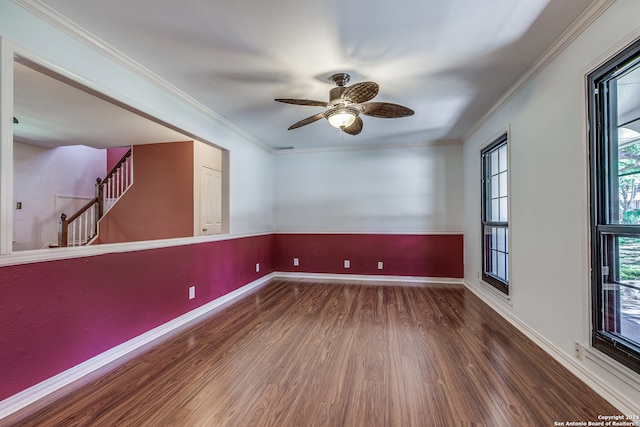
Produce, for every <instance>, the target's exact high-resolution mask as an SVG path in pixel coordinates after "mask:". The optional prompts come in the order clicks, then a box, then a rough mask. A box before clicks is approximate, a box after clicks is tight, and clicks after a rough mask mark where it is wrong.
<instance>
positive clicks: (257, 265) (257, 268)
mask: <svg viewBox="0 0 640 427" xmlns="http://www.w3.org/2000/svg"><path fill="white" fill-rule="evenodd" d="M258 271H260V263H259V262H256V273H257V272H258Z"/></svg>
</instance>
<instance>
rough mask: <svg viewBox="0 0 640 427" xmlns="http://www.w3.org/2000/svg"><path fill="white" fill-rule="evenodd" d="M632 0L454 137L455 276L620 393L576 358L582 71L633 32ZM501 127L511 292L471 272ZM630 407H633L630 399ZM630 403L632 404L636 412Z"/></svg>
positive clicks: (583, 247) (582, 245) (477, 261)
mask: <svg viewBox="0 0 640 427" xmlns="http://www.w3.org/2000/svg"><path fill="white" fill-rule="evenodd" d="M638 16H640V2H638V1H636V0H618V1H617V2H615V3H614V4H613V5H612V6H611V7H610V8H609V9H608V10H606V12H605V13H604V14H603V15H602V16H600V17H599V18H598V19H597V20H596V21H595V22H594V23H593V24H591V25H590V27H589V28H587V29H586V31H584V32H583V33H582V34H581V35H580V36H579V37H578V38H577V39H576V40H575V41H573V42H572V43H571V44H570V45H569V46H568V47H567V48H566V49H565V50H564V51H563V52H562V53H561V54H560V55H559V56H558V57H557V58H555V59H554V60H553V61H552V62H551V63H550V64H549V65H548V66H547V67H546V68H545V69H544V70H543V71H542V72H540V73H539V74H538V75H537V76H536V77H535V78H534V79H533V80H532V81H530V82H529V83H528V84H527V85H526V86H525V87H524V88H523V89H522V90H520V91H519V92H518V93H516V94H515V96H513V97H512V98H511V99H510V100H509V101H508V102H507V103H506V105H504V106H502V107H501V108H500V109H499V110H498V111H497V112H496V113H495V114H493V115H492V116H491V117H490V118H489V119H488V120H487V121H486V122H485V123H483V124H482V126H480V127H479V128H478V129H477V131H476V132H475V133H473V134H472V135H471V136H470V137H469V138H468V139H467V140H466V141H465V143H464V165H463V166H464V189H465V190H464V203H465V206H464V208H465V209H464V212H465V214H464V230H465V241H464V245H465V280H466V281H467V283H468V284H469V286H471V287H473V288H474V289H476V290H477V291H478V292H480V293H481V294H482V295H484V296H485V297H486V298H487V299H489V300H491V301H493V304H495V305H496V306H497V307H499V308H500V309H502V310H505V311H506V312H508V313H510V314H511V315H513V316H514V318H515V319H517V321H519V322H521V323H523V324H524V325H526V327H528V328H529V329H530V330H532V331H534V332H535V333H536V334H538V335H539V336H541V337H542V338H543V339H544V340H545V341H546V342H547V343H548V344H550V346H552V347H553V348H555V349H557V350H558V352H559V354H563V357H566V359H567V360H568V361H570V363H580V364H581V368H585V369H587V370H588V372H590V373H591V374H592V375H594V376H596V377H599V378H601V379H602V381H604V383H603V384H605V386H606V387H611V389H612V390H614V392H616V393H620V395H621V396H624V398H626V399H628V400H627V401H628V402H635V403H636V404H637V402H640V390H639V389H638V388H637V387H638V386H637V385H638V384H640V378H638V375H637V374H629V378H632V380H630V381H631V383H632V384H636V385H635V388H634V386H632V385H630V384H629V383H627V382H624V381H620V380H619V378H618V377H616V376H615V375H612V374H611V373H610V372H609V371H607V370H605V369H603V368H602V367H601V366H600V365H597V364H595V363H593V362H592V361H590V359H589V358H585V360H584V361H582V362H580V361H578V360H577V359H575V357H574V356H573V353H574V342H575V341H578V342H580V343H583V344H585V345H587V346H588V345H589V341H590V336H589V334H590V326H589V325H590V311H589V292H590V287H589V268H590V267H589V251H590V247H589V231H588V230H589V204H588V188H589V184H588V168H587V144H588V141H587V124H586V123H587V120H586V118H587V104H586V84H585V82H586V77H585V76H586V75H587V74H588V73H589V71H590V70H592V69H593V68H595V67H596V66H597V65H598V64H600V63H601V62H603V61H604V60H605V59H606V58H608V57H610V56H612V55H613V54H615V53H616V52H617V51H619V50H620V49H622V48H623V47H625V45H626V44H628V43H629V42H630V41H631V40H632V38H633V37H634V36H640V25H639V23H638V22H639V21H638ZM509 126H510V129H511V139H510V144H511V146H510V156H511V157H510V160H511V163H510V171H511V176H510V217H509V223H510V233H511V240H510V258H511V259H510V262H511V264H510V268H511V274H510V287H511V300H510V301H506V300H504V299H502V298H500V297H497V296H496V294H495V292H493V291H492V290H490V289H489V288H488V287H486V286H483V285H482V284H481V283H480V281H479V280H478V278H477V277H478V273H479V272H480V271H481V252H480V249H481V247H482V245H481V239H480V238H481V229H480V181H479V180H480V150H481V148H482V147H483V146H485V145H486V144H488V143H489V142H491V141H492V140H493V138H495V137H497V136H498V135H500V133H501V132H503V131H504V130H505V129H507V128H508V127H509ZM636 408H637V407H636ZM636 412H637V411H636Z"/></svg>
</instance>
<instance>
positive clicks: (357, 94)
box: [342, 82, 379, 104]
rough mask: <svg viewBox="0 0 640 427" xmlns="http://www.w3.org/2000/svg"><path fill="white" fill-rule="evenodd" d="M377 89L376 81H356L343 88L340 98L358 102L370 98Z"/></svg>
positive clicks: (375, 93)
mask: <svg viewBox="0 0 640 427" xmlns="http://www.w3.org/2000/svg"><path fill="white" fill-rule="evenodd" d="M378 89H379V86H378V83H375V82H362V83H356V84H354V85H351V86H349V87H348V88H346V89H345V91H344V92H343V93H342V99H343V100H345V101H349V102H352V103H354V104H360V103H362V102H367V101H370V100H372V99H373V98H374V97H375V96H376V95H377V94H378Z"/></svg>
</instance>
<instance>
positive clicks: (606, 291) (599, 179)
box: [588, 41, 640, 372]
mask: <svg viewBox="0 0 640 427" xmlns="http://www.w3.org/2000/svg"><path fill="white" fill-rule="evenodd" d="M588 82H589V121H590V134H589V140H590V142H589V143H590V147H589V149H590V150H589V155H590V172H591V177H590V178H591V246H592V247H591V272H592V277H591V289H592V294H591V299H592V303H591V307H592V345H593V346H594V347H595V348H597V349H599V350H601V351H602V352H604V353H606V354H608V355H609V356H611V357H613V358H614V359H616V360H618V361H619V362H621V363H623V364H625V365H627V366H628V367H630V368H631V369H634V370H635V371H637V372H640V41H638V42H636V43H635V44H633V45H632V46H630V47H629V48H627V49H626V50H624V51H623V52H622V53H620V54H619V55H617V56H616V57H615V58H613V59H612V60H610V61H608V62H607V63H606V64H604V65H603V66H601V67H600V68H598V69H597V70H596V71H594V72H593V73H591V74H590V75H589V80H588Z"/></svg>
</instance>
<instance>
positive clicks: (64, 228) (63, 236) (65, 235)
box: [58, 213, 69, 248]
mask: <svg viewBox="0 0 640 427" xmlns="http://www.w3.org/2000/svg"><path fill="white" fill-rule="evenodd" d="M68 245H69V222H68V221H67V215H65V214H64V213H63V214H62V215H60V221H58V246H59V247H61V248H66V247H67V246H68Z"/></svg>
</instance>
